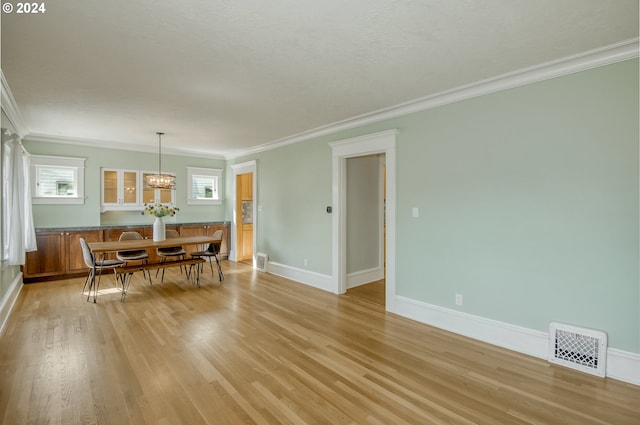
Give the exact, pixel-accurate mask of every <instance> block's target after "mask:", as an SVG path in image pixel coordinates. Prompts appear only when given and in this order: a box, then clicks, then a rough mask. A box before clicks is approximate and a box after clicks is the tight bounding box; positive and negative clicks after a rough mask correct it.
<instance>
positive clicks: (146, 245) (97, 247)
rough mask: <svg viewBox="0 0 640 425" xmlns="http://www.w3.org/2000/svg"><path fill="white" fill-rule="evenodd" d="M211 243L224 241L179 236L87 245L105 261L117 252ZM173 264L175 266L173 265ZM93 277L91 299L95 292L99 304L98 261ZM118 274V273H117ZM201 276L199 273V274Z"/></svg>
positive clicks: (154, 264)
mask: <svg viewBox="0 0 640 425" xmlns="http://www.w3.org/2000/svg"><path fill="white" fill-rule="evenodd" d="M211 243H222V240H220V239H215V238H213V237H211V236H178V237H175V238H167V239H165V240H162V241H154V240H153V239H136V240H124V241H103V242H88V243H87V245H88V246H89V249H90V250H91V253H92V254H93V256H94V257H95V258H97V257H98V256H101V259H104V255H105V254H106V253H109V252H117V251H135V250H141V249H144V250H149V249H158V248H171V247H175V246H185V245H201V246H206V245H209V244H211ZM172 263H173V264H172ZM178 263H179V261H167V262H164V263H147V264H143V265H141V266H140V267H141V268H145V267H146V268H158V267H170V266H173V265H175V264H178ZM93 268H94V270H93V277H92V279H91V282H90V286H89V297H88V298H87V300H89V298H90V297H91V290H92V289H93V291H94V296H93V302H94V303H95V302H97V297H98V286H97V283H96V272H97V271H98V270H97V268H98V267H97V266H96V261H94V266H93ZM116 274H117V273H116ZM198 276H199V273H198ZM124 279H125V278H124V276H123V281H122V290H123V296H122V300H123V301H124V296H125V295H126V287H125V281H124Z"/></svg>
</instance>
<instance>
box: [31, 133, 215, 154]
mask: <svg viewBox="0 0 640 425" xmlns="http://www.w3.org/2000/svg"><path fill="white" fill-rule="evenodd" d="M24 138H25V139H27V140H31V141H33V142H43V143H60V144H65V145H77V146H89V147H92V148H102V149H118V150H124V151H133V152H147V153H158V149H157V148H156V147H154V146H147V145H136V144H132V143H123V142H112V141H104V140H96V139H83V138H78V137H62V136H51V135H47V134H38V133H31V134H28V135H26V136H25V137H24ZM162 155H180V156H192V157H196V158H208V159H221V160H224V159H225V158H224V156H222V155H218V154H214V153H211V152H203V151H194V150H187V149H180V148H176V147H173V146H164V145H163V146H162Z"/></svg>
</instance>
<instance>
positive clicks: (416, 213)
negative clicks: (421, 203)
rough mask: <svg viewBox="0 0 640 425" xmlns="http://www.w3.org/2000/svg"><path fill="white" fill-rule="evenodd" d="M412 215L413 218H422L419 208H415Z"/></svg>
mask: <svg viewBox="0 0 640 425" xmlns="http://www.w3.org/2000/svg"><path fill="white" fill-rule="evenodd" d="M412 214H413V217H419V216H420V212H419V211H418V207H413V211H412Z"/></svg>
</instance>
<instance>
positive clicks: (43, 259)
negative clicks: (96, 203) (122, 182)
mask: <svg viewBox="0 0 640 425" xmlns="http://www.w3.org/2000/svg"><path fill="white" fill-rule="evenodd" d="M167 229H175V230H177V231H178V233H180V235H181V236H203V235H206V236H211V235H213V232H215V231H216V230H218V229H222V230H223V234H224V236H223V239H222V247H221V248H220V254H221V258H227V257H228V256H229V226H228V225H227V224H200V225H173V224H172V225H168V226H167ZM127 231H134V232H138V233H140V235H142V237H143V238H144V239H151V238H152V237H153V230H152V228H151V226H145V227H134V228H132V227H118V228H107V229H94V230H70V231H42V232H37V233H36V241H37V243H38V250H37V251H34V252H28V253H27V256H26V263H25V265H24V266H23V267H22V273H23V278H24V281H25V282H27V283H29V282H36V281H41V280H53V279H62V278H65V277H73V276H81V275H83V274H85V273H87V271H88V269H87V266H86V265H85V262H84V256H83V255H82V248H81V247H80V238H84V239H85V240H86V241H87V242H89V243H91V242H103V241H117V240H118V239H119V238H120V235H121V234H122V232H127ZM204 248H206V247H197V246H193V245H192V246H185V247H184V249H185V251H187V253H189V252H193V251H197V250H199V249H204ZM148 254H149V262H158V261H160V257H159V256H158V254H157V253H156V251H155V250H152V249H150V250H148ZM105 258H115V253H108V254H107V255H106V257H105ZM99 259H100V258H99Z"/></svg>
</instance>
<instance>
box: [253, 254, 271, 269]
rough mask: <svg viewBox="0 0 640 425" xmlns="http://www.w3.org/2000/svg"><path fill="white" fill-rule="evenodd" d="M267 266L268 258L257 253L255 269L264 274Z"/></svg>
mask: <svg viewBox="0 0 640 425" xmlns="http://www.w3.org/2000/svg"><path fill="white" fill-rule="evenodd" d="M268 264H269V257H268V256H267V254H262V253H260V252H258V253H257V254H256V268H257V269H258V270H260V271H263V272H266V271H267V265H268Z"/></svg>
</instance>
